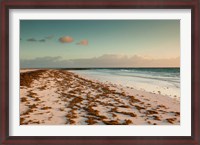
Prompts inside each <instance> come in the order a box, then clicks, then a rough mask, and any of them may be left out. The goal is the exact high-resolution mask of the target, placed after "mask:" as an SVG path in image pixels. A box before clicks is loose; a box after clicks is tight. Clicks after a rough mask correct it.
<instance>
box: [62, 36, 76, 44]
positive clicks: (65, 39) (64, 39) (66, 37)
mask: <svg viewBox="0 0 200 145" xmlns="http://www.w3.org/2000/svg"><path fill="white" fill-rule="evenodd" d="M59 41H60V42H61V43H71V42H73V41H74V39H73V38H72V37H70V36H63V37H61V38H59Z"/></svg>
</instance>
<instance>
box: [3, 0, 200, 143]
mask: <svg viewBox="0 0 200 145" xmlns="http://www.w3.org/2000/svg"><path fill="white" fill-rule="evenodd" d="M199 3H200V1H199V0H176V1H171V0H139V1H138V0H118V1H110V0H107V1H106V0H98V1H97V0H86V1H82V0H65V1H59V0H58V1H51V0H47V1H39V0H35V1H33V0H26V1H24V0H17V1H16V0H3V1H2V2H1V67H0V68H1V71H0V73H1V93H0V94H1V102H0V104H1V119H0V121H1V128H0V130H1V137H0V143H1V144H76V145H81V144H123V145H125V144H148V145H150V144H157V145H160V144H168V145H172V144H187V145H189V144H190V145H197V144H200V134H199V132H200V127H199V122H200V107H199V106H200V101H199V100H200V99H199V95H200V94H199V83H200V79H199V72H200V69H199V64H200V57H199V49H200V48H199V32H200V31H199V28H200V25H199V17H200V15H199V11H200V9H199V6H200V5H199ZM10 9H191V11H192V22H191V24H192V28H191V34H192V60H191V63H192V78H191V80H192V82H191V83H192V118H191V121H192V126H191V128H192V135H191V136H186V137H184V136H171V137H170V136H167V137H166V136H159V137H158V136H133V137H131V136H123V137H122V136H120V137H119V136H101V137H100V136H95V137H94V136H93V137H90V136H87V137H83V136H71V137H70V136H65V137H64V136H53V137H50V136H49V137H48V136H43V137H42V136H38V137H37V136H29V137H28V136H9V130H10V129H11V128H10V126H9V10H10Z"/></svg>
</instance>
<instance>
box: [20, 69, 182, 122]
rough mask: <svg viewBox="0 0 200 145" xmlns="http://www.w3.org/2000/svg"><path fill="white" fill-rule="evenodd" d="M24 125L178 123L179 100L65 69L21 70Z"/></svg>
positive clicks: (21, 105)
mask: <svg viewBox="0 0 200 145" xmlns="http://www.w3.org/2000/svg"><path fill="white" fill-rule="evenodd" d="M20 124H21V125H38V124H41V125H42V124H43V125H44V124H49V125H59V124H61V125H64V124H66V125H70V124H71V125H105V124H106V125H111V124H112V125H179V124H180V102H179V101H177V100H175V99H172V98H170V97H167V96H163V95H161V94H154V93H149V92H145V91H140V90H136V89H134V88H126V87H121V86H118V85H115V84H111V83H101V82H98V81H94V80H89V79H86V78H83V77H82V76H78V75H77V74H74V73H72V72H69V71H64V70H50V69H49V70H34V71H23V70H22V71H20Z"/></svg>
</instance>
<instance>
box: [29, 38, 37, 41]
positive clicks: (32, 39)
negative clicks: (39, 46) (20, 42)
mask: <svg viewBox="0 0 200 145" xmlns="http://www.w3.org/2000/svg"><path fill="white" fill-rule="evenodd" d="M27 41H29V42H36V41H37V40H36V39H35V38H29V39H27Z"/></svg>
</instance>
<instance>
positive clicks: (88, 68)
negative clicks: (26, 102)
mask: <svg viewBox="0 0 200 145" xmlns="http://www.w3.org/2000/svg"><path fill="white" fill-rule="evenodd" d="M20 69H59V70H90V69H180V67H86V68H20Z"/></svg>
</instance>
